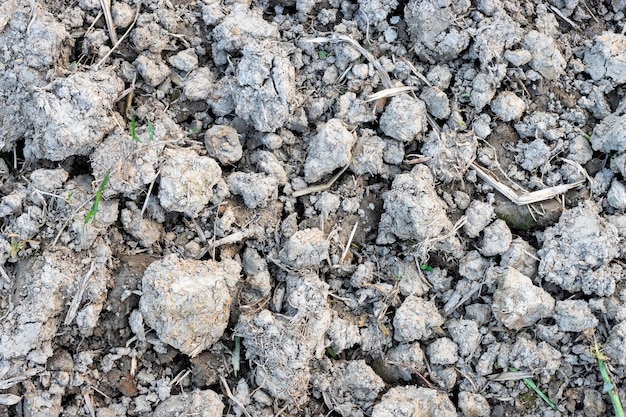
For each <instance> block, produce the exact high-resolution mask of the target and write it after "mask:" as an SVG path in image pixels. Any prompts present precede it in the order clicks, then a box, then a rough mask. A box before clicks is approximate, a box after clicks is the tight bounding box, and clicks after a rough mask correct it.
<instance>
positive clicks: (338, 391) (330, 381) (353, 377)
mask: <svg viewBox="0 0 626 417" xmlns="http://www.w3.org/2000/svg"><path fill="white" fill-rule="evenodd" d="M324 368H328V370H326V369H324ZM311 385H312V386H313V390H314V394H315V391H319V394H318V395H322V396H323V397H324V399H325V401H329V402H330V404H329V408H332V409H334V411H335V412H337V413H339V414H341V415H342V416H344V417H351V416H364V415H366V414H369V413H370V412H371V408H372V406H373V405H374V401H375V400H376V398H377V397H378V394H379V393H380V391H382V390H383V388H384V387H385V383H384V382H383V380H382V379H381V378H380V377H379V376H378V375H376V373H375V372H374V371H373V370H372V368H370V367H369V366H368V365H367V364H366V363H365V361H362V360H357V361H347V362H334V363H332V364H328V363H327V364H326V366H325V367H320V369H319V371H317V372H313V374H312V375H311Z"/></svg>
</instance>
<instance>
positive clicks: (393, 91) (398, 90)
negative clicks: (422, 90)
mask: <svg viewBox="0 0 626 417" xmlns="http://www.w3.org/2000/svg"><path fill="white" fill-rule="evenodd" d="M417 89H418V88H417V87H393V88H385V89H384V90H380V91H378V92H376V93H374V94H370V95H369V96H367V100H365V102H366V103H369V102H370V101H378V100H380V99H383V98H388V97H393V96H397V95H398V94H404V93H408V92H411V91H415V90H417Z"/></svg>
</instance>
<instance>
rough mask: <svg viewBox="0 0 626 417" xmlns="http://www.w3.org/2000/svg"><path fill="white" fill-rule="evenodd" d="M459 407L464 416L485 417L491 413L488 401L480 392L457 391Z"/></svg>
mask: <svg viewBox="0 0 626 417" xmlns="http://www.w3.org/2000/svg"><path fill="white" fill-rule="evenodd" d="M459 408H460V409H461V411H462V412H463V415H465V417H487V416H490V415H491V407H490V406H489V403H488V402H487V400H486V399H485V397H483V396H482V395H480V394H475V393H472V392H467V391H461V392H460V393H459Z"/></svg>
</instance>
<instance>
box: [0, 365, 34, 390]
mask: <svg viewBox="0 0 626 417" xmlns="http://www.w3.org/2000/svg"><path fill="white" fill-rule="evenodd" d="M41 372H43V369H41V368H34V369H29V370H27V371H24V373H23V374H22V375H18V376H14V377H12V378H7V379H0V389H1V390H4V389H9V388H11V387H12V386H13V385H16V384H19V383H20V382H22V381H26V380H27V379H30V378H31V377H33V376H35V375H37V374H38V373H41Z"/></svg>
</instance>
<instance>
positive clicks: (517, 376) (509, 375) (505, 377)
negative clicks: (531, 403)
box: [487, 371, 533, 382]
mask: <svg viewBox="0 0 626 417" xmlns="http://www.w3.org/2000/svg"><path fill="white" fill-rule="evenodd" d="M532 377H533V374H531V373H528V372H521V371H517V372H501V373H499V374H493V375H488V376H487V379H488V380H490V381H497V382H504V381H521V380H522V379H524V378H532Z"/></svg>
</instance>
